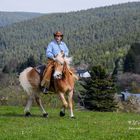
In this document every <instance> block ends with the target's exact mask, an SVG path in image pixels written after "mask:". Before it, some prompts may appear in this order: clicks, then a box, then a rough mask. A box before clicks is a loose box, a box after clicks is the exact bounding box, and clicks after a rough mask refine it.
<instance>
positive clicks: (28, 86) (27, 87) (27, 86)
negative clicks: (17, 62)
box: [19, 67, 33, 95]
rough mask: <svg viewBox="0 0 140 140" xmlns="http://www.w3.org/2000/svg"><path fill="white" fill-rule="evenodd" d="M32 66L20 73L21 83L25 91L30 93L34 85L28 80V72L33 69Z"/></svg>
mask: <svg viewBox="0 0 140 140" xmlns="http://www.w3.org/2000/svg"><path fill="white" fill-rule="evenodd" d="M32 69H33V68H32V67H28V68H26V69H24V70H23V72H21V73H20V75H19V81H20V85H21V86H22V87H23V89H24V91H26V92H27V94H28V95H30V94H31V92H32V86H31V84H30V82H29V80H28V77H27V74H28V73H29V72H30V71H31V70H32Z"/></svg>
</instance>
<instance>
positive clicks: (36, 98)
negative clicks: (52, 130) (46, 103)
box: [35, 96, 48, 118]
mask: <svg viewBox="0 0 140 140" xmlns="http://www.w3.org/2000/svg"><path fill="white" fill-rule="evenodd" d="M35 100H36V103H37V104H38V106H39V107H40V109H41V111H42V113H43V117H45V118H47V117H48V113H47V112H46V111H45V109H44V107H43V105H42V101H41V99H40V97H38V96H35Z"/></svg>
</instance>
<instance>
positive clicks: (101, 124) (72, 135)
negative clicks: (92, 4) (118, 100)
mask: <svg viewBox="0 0 140 140" xmlns="http://www.w3.org/2000/svg"><path fill="white" fill-rule="evenodd" d="M48 113H49V118H43V117H41V114H40V110H39V109H38V108H37V107H33V108H32V114H33V116H32V117H29V118H25V117H24V116H23V108H22V107H9V106H0V140H24V139H26V140H132V139H133V140H140V115H138V114H130V113H129V114H127V113H110V112H109V113H104V112H89V111H77V110H75V115H76V119H71V118H69V115H68V112H67V114H66V116H65V117H64V118H60V117H59V109H48Z"/></svg>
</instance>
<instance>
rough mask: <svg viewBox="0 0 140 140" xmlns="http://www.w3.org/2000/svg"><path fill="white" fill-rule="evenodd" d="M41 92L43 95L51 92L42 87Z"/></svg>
mask: <svg viewBox="0 0 140 140" xmlns="http://www.w3.org/2000/svg"><path fill="white" fill-rule="evenodd" d="M41 91H42V92H43V94H48V92H49V90H48V88H46V87H42V88H41Z"/></svg>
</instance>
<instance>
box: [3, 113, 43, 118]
mask: <svg viewBox="0 0 140 140" xmlns="http://www.w3.org/2000/svg"><path fill="white" fill-rule="evenodd" d="M0 117H21V118H32V117H33V118H44V117H43V116H42V115H37V114H32V115H31V116H29V117H27V116H25V115H24V114H14V113H0Z"/></svg>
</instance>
